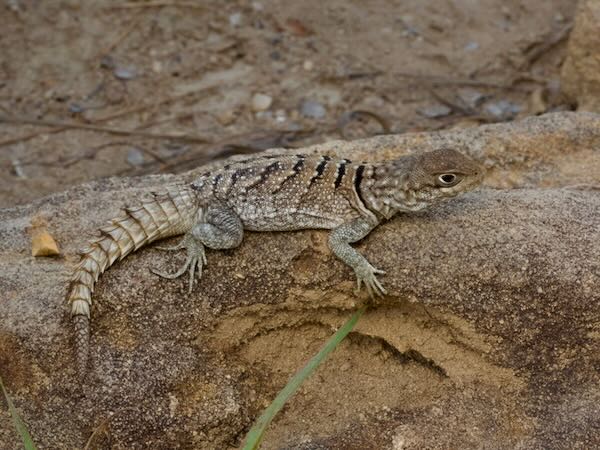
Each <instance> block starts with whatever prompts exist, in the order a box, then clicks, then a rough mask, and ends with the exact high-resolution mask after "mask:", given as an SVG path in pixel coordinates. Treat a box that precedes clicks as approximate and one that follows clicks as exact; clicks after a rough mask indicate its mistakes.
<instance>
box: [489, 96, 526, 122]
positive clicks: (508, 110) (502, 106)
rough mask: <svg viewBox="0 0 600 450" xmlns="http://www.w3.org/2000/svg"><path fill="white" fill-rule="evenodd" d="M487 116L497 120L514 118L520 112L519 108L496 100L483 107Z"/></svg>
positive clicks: (513, 104)
mask: <svg viewBox="0 0 600 450" xmlns="http://www.w3.org/2000/svg"><path fill="white" fill-rule="evenodd" d="M485 110H486V112H487V113H488V114H491V115H492V116H494V117H498V118H509V117H514V116H515V115H517V114H518V113H519V112H520V111H521V106H519V105H517V104H515V103H512V102H509V101H508V100H498V101H497V102H490V103H487V104H486V105H485Z"/></svg>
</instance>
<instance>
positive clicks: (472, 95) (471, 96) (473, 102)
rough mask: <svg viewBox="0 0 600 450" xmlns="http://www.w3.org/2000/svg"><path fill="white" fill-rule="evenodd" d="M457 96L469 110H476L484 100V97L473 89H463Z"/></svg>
mask: <svg viewBox="0 0 600 450" xmlns="http://www.w3.org/2000/svg"><path fill="white" fill-rule="evenodd" d="M458 96H459V97H460V99H461V100H462V101H463V102H464V103H465V105H467V106H469V107H471V108H477V107H478V106H480V105H481V103H482V102H483V100H485V95H484V94H483V93H481V92H479V91H477V90H475V89H470V88H465V89H460V90H459V91H458Z"/></svg>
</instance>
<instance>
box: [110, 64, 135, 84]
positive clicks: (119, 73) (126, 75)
mask: <svg viewBox="0 0 600 450" xmlns="http://www.w3.org/2000/svg"><path fill="white" fill-rule="evenodd" d="M113 75H114V76H115V78H117V79H119V80H125V81H127V80H133V79H134V78H135V77H137V73H136V71H135V69H131V68H126V67H116V68H115V70H113Z"/></svg>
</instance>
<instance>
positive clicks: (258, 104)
mask: <svg viewBox="0 0 600 450" xmlns="http://www.w3.org/2000/svg"><path fill="white" fill-rule="evenodd" d="M271 103H273V98H272V97H270V96H269V95H266V94H260V93H256V94H254V95H253V96H252V110H253V111H255V112H257V111H265V110H267V109H269V107H270V106H271Z"/></svg>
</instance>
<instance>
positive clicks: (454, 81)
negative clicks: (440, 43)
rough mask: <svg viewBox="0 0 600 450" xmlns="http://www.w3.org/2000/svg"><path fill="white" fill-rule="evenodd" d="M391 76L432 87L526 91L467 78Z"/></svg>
mask: <svg viewBox="0 0 600 450" xmlns="http://www.w3.org/2000/svg"><path fill="white" fill-rule="evenodd" d="M392 75H393V76H399V77H403V78H413V79H416V80H419V81H422V82H424V83H427V84H430V85H432V86H470V87H486V88H493V89H506V90H513V91H526V89H523V88H520V87H519V86H514V85H512V84H510V83H494V82H491V81H481V80H471V79H469V78H447V77H442V76H439V75H423V74H418V73H408V72H394V73H393V74H392Z"/></svg>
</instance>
